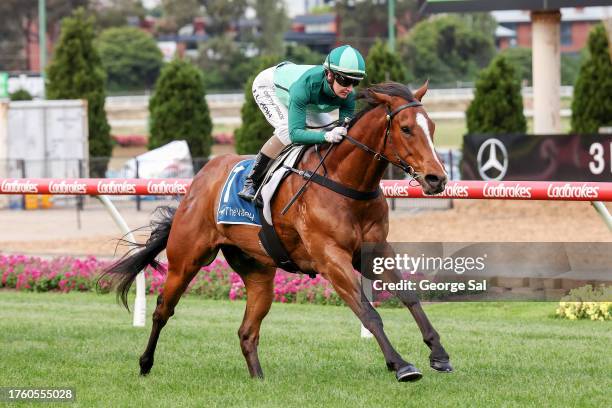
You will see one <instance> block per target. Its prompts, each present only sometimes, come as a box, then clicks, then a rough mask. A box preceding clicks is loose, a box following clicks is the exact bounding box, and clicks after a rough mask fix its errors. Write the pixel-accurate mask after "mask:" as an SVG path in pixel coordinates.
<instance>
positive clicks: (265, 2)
mask: <svg viewBox="0 0 612 408" xmlns="http://www.w3.org/2000/svg"><path fill="white" fill-rule="evenodd" d="M255 12H256V13H257V19H258V20H259V27H260V31H261V32H260V35H259V36H258V37H257V38H256V40H255V44H256V45H257V48H259V53H260V54H263V55H274V54H278V50H281V49H282V48H283V36H284V34H285V31H286V30H287V28H288V26H289V19H288V18H287V14H286V13H285V7H284V6H283V2H280V1H276V0H257V1H256V2H255Z"/></svg>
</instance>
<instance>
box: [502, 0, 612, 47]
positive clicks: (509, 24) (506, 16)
mask: <svg viewBox="0 0 612 408" xmlns="http://www.w3.org/2000/svg"><path fill="white" fill-rule="evenodd" d="M491 14H492V15H493V17H494V18H495V20H497V22H498V24H499V27H498V30H497V31H496V33H495V36H496V43H497V46H498V48H499V49H504V48H508V47H527V48H530V47H531V16H530V12H529V11H523V10H507V11H493V12H491ZM610 17H612V7H576V8H562V9H561V52H563V53H578V52H580V50H582V49H583V48H584V47H585V46H586V43H587V40H588V38H589V31H590V30H591V27H593V25H595V24H598V23H600V22H601V21H602V20H603V19H606V18H610Z"/></svg>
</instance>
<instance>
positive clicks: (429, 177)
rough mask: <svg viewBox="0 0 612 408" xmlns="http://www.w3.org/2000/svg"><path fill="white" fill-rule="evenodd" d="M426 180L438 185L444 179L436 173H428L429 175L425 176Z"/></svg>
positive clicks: (430, 183)
mask: <svg viewBox="0 0 612 408" xmlns="http://www.w3.org/2000/svg"><path fill="white" fill-rule="evenodd" d="M425 181H426V182H427V184H429V185H430V186H434V187H437V186H439V185H440V183H441V182H442V179H441V178H440V177H438V176H436V175H435V174H428V175H426V176H425Z"/></svg>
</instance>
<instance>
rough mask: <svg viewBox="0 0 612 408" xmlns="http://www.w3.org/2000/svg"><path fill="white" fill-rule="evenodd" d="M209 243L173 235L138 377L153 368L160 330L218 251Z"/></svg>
mask: <svg viewBox="0 0 612 408" xmlns="http://www.w3.org/2000/svg"><path fill="white" fill-rule="evenodd" d="M211 242H212V241H211V240H210V239H209V238H207V237H205V236H200V237H198V238H197V239H193V238H192V237H191V236H190V235H189V234H181V233H180V232H177V233H175V234H171V235H170V240H169V241H168V247H167V255H168V277H167V278H166V282H165V283H164V289H163V292H162V294H160V295H159V296H158V297H157V307H156V308H155V311H154V312H153V327H152V328H151V335H150V336H149V342H148V344H147V348H146V350H145V351H144V353H143V354H142V356H141V357H140V374H141V375H147V374H148V373H149V372H150V371H151V367H153V360H154V354H155V347H156V346H157V340H158V339H159V334H160V332H161V329H162V328H163V327H164V326H165V325H166V323H167V322H168V319H169V318H170V316H172V315H173V314H174V308H175V306H176V304H177V303H178V301H179V299H180V297H181V296H182V294H183V292H185V289H187V286H188V285H189V282H191V280H192V279H193V277H194V276H195V275H196V274H197V273H198V271H199V270H200V268H201V267H202V266H203V265H208V264H209V263H211V262H212V261H213V260H214V259H215V257H216V256H217V252H218V248H215V247H212V246H211V244H210V243H211Z"/></svg>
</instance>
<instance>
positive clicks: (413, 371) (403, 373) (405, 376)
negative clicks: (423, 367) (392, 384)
mask: <svg viewBox="0 0 612 408" xmlns="http://www.w3.org/2000/svg"><path fill="white" fill-rule="evenodd" d="M421 377H423V374H421V372H420V371H419V370H418V369H417V368H416V367H415V366H413V365H412V364H408V365H406V366H403V367H401V368H400V369H399V370H397V371H396V372H395V378H397V381H399V382H406V381H411V382H412V381H418V380H420V379H421Z"/></svg>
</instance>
